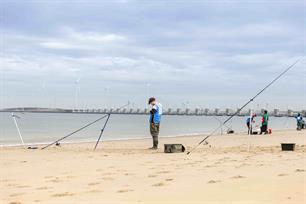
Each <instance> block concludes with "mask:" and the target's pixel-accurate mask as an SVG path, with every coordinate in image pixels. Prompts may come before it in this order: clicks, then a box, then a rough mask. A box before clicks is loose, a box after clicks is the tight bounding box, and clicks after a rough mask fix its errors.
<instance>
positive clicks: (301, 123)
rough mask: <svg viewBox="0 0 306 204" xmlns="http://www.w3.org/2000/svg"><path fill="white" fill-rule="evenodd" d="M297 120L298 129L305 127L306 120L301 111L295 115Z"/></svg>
mask: <svg viewBox="0 0 306 204" xmlns="http://www.w3.org/2000/svg"><path fill="white" fill-rule="evenodd" d="M295 119H296V122H297V128H296V129H297V130H301V129H304V128H305V121H304V120H303V117H302V116H301V114H300V113H298V114H297V116H296V117H295Z"/></svg>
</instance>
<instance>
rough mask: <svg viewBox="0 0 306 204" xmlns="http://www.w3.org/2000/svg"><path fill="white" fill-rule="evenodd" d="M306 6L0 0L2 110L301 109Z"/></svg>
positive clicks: (305, 98)
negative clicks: (157, 105) (154, 102)
mask: <svg viewBox="0 0 306 204" xmlns="http://www.w3.org/2000/svg"><path fill="white" fill-rule="evenodd" d="M305 41H306V3H305V0H297V1H294V0H288V1H282V0H278V1H273V0H270V1H263V0H258V1H248V0H246V1H204V0H203V1H174V0H173V1H135V0H120V1H67V0H66V1H6V0H2V1H1V2H0V80H1V84H0V108H8V107H34V106H35V107H60V108H104V107H109V108H110V107H119V106H121V105H123V104H125V103H127V101H130V102H131V104H132V106H134V107H140V108H144V107H146V101H147V98H148V97H150V96H155V97H156V98H157V99H158V100H159V101H160V102H161V103H162V104H163V106H164V107H172V108H185V107H189V108H196V107H203V108H233V109H234V108H237V107H239V106H241V105H243V104H244V103H245V102H247V101H248V100H249V99H250V98H251V97H252V96H254V95H255V94H256V93H257V92H258V91H260V90H261V89H262V88H263V87H264V86H265V85H267V84H268V83H269V82H270V81H271V80H273V78H274V77H276V76H277V75H278V74H279V73H281V72H282V71H283V70H284V69H286V67H288V66H290V65H291V64H293V63H294V62H295V61H296V60H297V59H301V60H300V62H299V63H298V64H297V65H296V66H295V67H294V68H293V69H292V70H290V71H289V72H288V73H287V74H286V75H285V76H284V77H282V78H281V79H280V80H279V81H277V82H276V83H275V84H274V85H273V86H272V87H270V88H269V89H268V90H267V91H265V92H264V93H263V94H262V95H260V96H259V97H258V99H256V101H255V102H254V103H252V104H251V105H250V107H251V108H268V109H269V108H270V109H272V108H280V109H287V108H290V109H299V110H301V109H306V105H305V104H306V60H305V54H306V51H305V48H306V42H305Z"/></svg>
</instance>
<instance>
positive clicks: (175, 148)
mask: <svg viewBox="0 0 306 204" xmlns="http://www.w3.org/2000/svg"><path fill="white" fill-rule="evenodd" d="M164 152H165V153H178V152H185V147H184V146H183V145H182V144H164Z"/></svg>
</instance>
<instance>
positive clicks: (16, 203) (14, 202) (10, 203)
mask: <svg viewBox="0 0 306 204" xmlns="http://www.w3.org/2000/svg"><path fill="white" fill-rule="evenodd" d="M9 204H21V202H19V201H13V202H9Z"/></svg>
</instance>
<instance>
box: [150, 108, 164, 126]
mask: <svg viewBox="0 0 306 204" xmlns="http://www.w3.org/2000/svg"><path fill="white" fill-rule="evenodd" d="M161 115H162V106H161V104H159V103H157V104H155V105H154V106H152V108H151V110H150V123H154V124H159V123H160V120H161Z"/></svg>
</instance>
